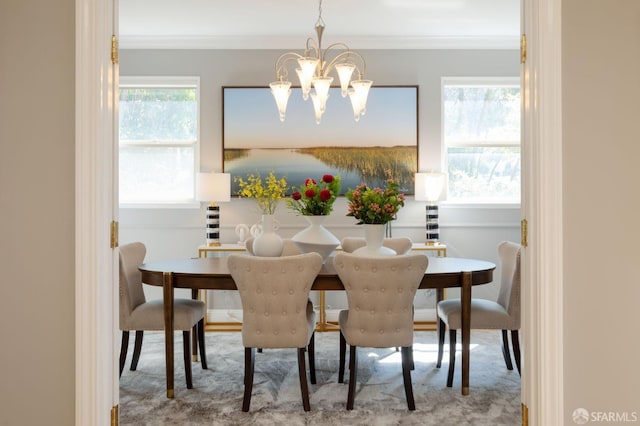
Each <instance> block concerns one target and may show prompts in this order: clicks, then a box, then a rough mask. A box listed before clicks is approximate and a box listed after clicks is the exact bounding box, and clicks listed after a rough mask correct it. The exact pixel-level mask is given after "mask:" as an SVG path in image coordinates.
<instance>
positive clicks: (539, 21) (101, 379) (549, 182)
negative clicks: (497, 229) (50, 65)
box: [75, 0, 564, 426]
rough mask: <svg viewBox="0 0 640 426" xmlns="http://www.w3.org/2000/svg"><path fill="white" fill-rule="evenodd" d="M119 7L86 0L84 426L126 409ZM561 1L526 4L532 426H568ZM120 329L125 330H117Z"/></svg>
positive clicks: (79, 36) (526, 284) (80, 30)
mask: <svg viewBox="0 0 640 426" xmlns="http://www.w3.org/2000/svg"><path fill="white" fill-rule="evenodd" d="M115 4H117V2H116V0H76V228H75V229H76V245H75V246H76V256H75V257H76V316H75V324H76V399H75V402H76V404H75V406H76V425H78V426H84V425H89V424H90V425H96V426H102V425H105V426H108V425H110V421H111V420H110V413H111V410H112V408H113V407H114V406H115V405H117V403H118V401H117V395H118V380H117V371H118V370H117V356H116V350H117V349H116V348H117V344H116V339H115V336H116V332H117V325H116V324H117V318H116V317H115V315H114V312H116V309H117V303H118V302H117V297H116V296H117V293H115V292H114V288H115V286H114V283H115V282H116V281H117V279H118V276H117V261H116V260H117V256H116V253H115V251H114V250H112V249H111V248H110V245H109V243H110V233H109V225H110V223H111V221H112V220H115V217H116V216H114V212H117V207H118V206H117V203H116V202H115V201H114V198H113V193H114V170H113V167H114V152H113V144H114V138H115V135H114V128H115V127H114V124H115V123H114V121H115V120H114V105H113V102H112V101H113V95H114V91H115V89H116V87H117V80H116V79H117V76H115V75H114V67H113V66H112V64H111V59H110V46H111V35H112V32H113V29H114V27H115V26H114V23H115V21H116V20H117V19H116V18H117V16H116V15H117V14H116V13H114V9H115V6H114V5H115ZM561 4H562V3H561V2H558V1H557V0H523V14H524V23H523V25H524V28H525V31H526V33H527V40H528V61H527V63H526V64H525V65H524V66H523V70H522V75H523V94H524V96H523V98H524V102H523V106H524V109H525V114H524V116H525V120H524V123H523V130H524V132H523V159H524V161H523V182H524V188H525V189H524V190H523V197H522V198H523V205H522V212H523V213H522V214H523V217H524V218H526V219H527V220H528V222H529V246H528V247H527V248H526V249H525V251H524V262H523V288H524V290H523V348H524V351H523V353H524V354H525V356H524V357H523V388H522V398H523V403H524V404H526V405H527V406H528V409H529V424H530V425H551V424H553V425H561V424H563V412H564V404H563V359H562V353H563V347H562V344H563V341H562V329H563V316H562V270H563V269H562V114H561V106H562V105H561V102H562V97H561V89H562V80H561V76H562V74H561V22H560V19H561V15H560V12H561ZM114 327H115V330H114Z"/></svg>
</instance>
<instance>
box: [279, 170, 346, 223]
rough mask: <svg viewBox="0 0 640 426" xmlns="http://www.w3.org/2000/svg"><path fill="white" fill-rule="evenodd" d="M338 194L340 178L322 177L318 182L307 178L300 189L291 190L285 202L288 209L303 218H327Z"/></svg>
mask: <svg viewBox="0 0 640 426" xmlns="http://www.w3.org/2000/svg"><path fill="white" fill-rule="evenodd" d="M339 193H340V176H333V175H328V174H327V175H324V176H322V179H321V180H320V182H316V181H315V180H313V179H311V178H309V179H307V180H305V181H304V185H303V186H301V187H300V188H298V189H296V188H293V193H292V194H291V198H287V200H286V202H287V205H288V206H289V208H291V209H292V210H294V211H295V212H297V213H299V214H301V215H303V216H327V215H329V214H330V213H331V210H333V202H334V201H335V200H336V197H337V196H338V194H339Z"/></svg>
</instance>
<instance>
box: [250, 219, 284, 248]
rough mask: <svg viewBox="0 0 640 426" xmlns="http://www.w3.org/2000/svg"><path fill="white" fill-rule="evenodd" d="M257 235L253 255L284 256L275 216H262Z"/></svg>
mask: <svg viewBox="0 0 640 426" xmlns="http://www.w3.org/2000/svg"><path fill="white" fill-rule="evenodd" d="M256 234H257V235H256V237H255V240H254V241H253V253H254V254H255V255H256V256H261V257H278V256H280V255H281V254H282V248H283V243H282V238H281V237H280V235H278V234H276V232H275V227H274V217H273V215H271V214H263V215H262V220H261V221H260V224H259V226H258V231H257V233H256Z"/></svg>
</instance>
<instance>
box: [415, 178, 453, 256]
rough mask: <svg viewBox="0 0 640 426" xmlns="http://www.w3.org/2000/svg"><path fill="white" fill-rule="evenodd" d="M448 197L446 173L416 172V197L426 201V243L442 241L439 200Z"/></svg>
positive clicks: (418, 199) (435, 243)
mask: <svg viewBox="0 0 640 426" xmlns="http://www.w3.org/2000/svg"><path fill="white" fill-rule="evenodd" d="M446 198H447V175H446V174H445V173H438V172H429V173H416V174H415V199H416V201H426V202H427V205H426V208H425V210H426V215H425V220H426V225H425V228H426V235H425V244H427V245H438V244H439V243H440V224H439V212H438V202H439V201H444V200H446Z"/></svg>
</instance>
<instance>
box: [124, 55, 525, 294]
mask: <svg viewBox="0 0 640 426" xmlns="http://www.w3.org/2000/svg"><path fill="white" fill-rule="evenodd" d="M281 53H282V52H281V51H269V50H266V51H261V50H124V51H122V52H121V54H120V73H121V75H196V76H200V83H201V141H202V144H201V151H200V164H201V167H200V168H201V171H210V170H212V169H213V170H217V171H220V170H221V169H222V130H221V125H222V89H221V88H222V86H243V85H245V86H250V85H254V86H255V85H267V84H268V83H269V82H270V81H272V80H273V79H274V78H275V77H274V75H273V64H274V61H275V59H276V58H277V57H278V55H279V54H281ZM361 53H363V54H364V56H365V58H366V60H367V78H370V79H372V80H374V84H380V85H394V84H397V85H418V86H419V99H418V103H419V123H418V124H419V126H418V129H419V150H418V153H419V167H420V170H421V171H422V170H429V169H434V170H440V169H441V167H442V166H441V159H442V157H441V154H442V153H441V151H442V150H441V132H440V127H441V121H440V120H441V114H440V109H441V97H440V86H441V77H444V76H447V77H449V76H518V75H519V53H518V52H517V51H513V50H511V51H509V50H481V51H473V50H391V51H376V50H374V51H362V52H361ZM274 110H275V105H274ZM346 205H347V204H346V200H345V199H344V198H341V199H338V200H337V201H336V204H335V207H334V212H333V214H332V215H331V217H330V218H329V219H328V220H327V222H326V225H327V228H328V229H329V230H331V231H332V232H333V233H334V234H336V236H338V238H342V237H345V236H351V235H362V230H361V229H360V228H358V227H357V226H355V225H354V223H355V221H354V220H353V218H351V217H346V216H345V214H346V211H347V210H346ZM220 210H221V216H222V218H221V226H222V229H221V239H222V241H223V242H235V241H236V238H235V234H234V232H233V230H234V228H235V226H236V225H237V224H238V223H247V224H253V223H255V222H257V221H258V219H259V218H260V215H259V212H258V211H257V210H256V209H255V204H254V202H253V201H251V200H246V199H232V201H231V202H229V203H223V204H221V208H220ZM440 216H441V218H440V223H441V228H442V229H441V235H440V237H441V240H442V241H443V242H444V243H446V244H447V245H448V246H449V251H448V254H449V256H460V257H476V258H482V259H487V260H492V261H494V262H497V253H496V250H497V244H498V243H499V242H500V241H502V240H512V241H516V242H519V241H520V225H519V224H520V209H519V206H516V207H511V208H507V207H504V206H498V207H491V208H488V207H479V208H478V207H476V208H474V207H468V206H467V207H465V206H453V205H446V204H444V205H443V206H442V208H441V212H440ZM276 218H277V219H278V220H279V221H280V222H281V223H282V225H281V228H280V230H279V233H280V234H281V235H282V236H283V237H290V236H293V235H294V234H295V233H296V232H297V231H299V230H300V229H302V228H303V227H304V226H305V221H304V219H303V218H300V217H296V216H294V215H293V214H292V213H291V212H289V211H287V209H286V208H285V207H284V205H281V206H280V207H279V208H278V211H277V213H276ZM203 224H204V209H203V208H201V209H200V210H197V209H129V208H126V209H120V240H121V242H122V243H124V242H128V241H134V240H139V241H143V242H145V243H146V244H147V246H148V255H147V259H148V260H155V259H167V258H172V257H185V256H195V255H197V246H198V245H200V244H202V243H203V231H202V229H203ZM393 235H394V236H408V237H410V238H412V239H413V240H414V241H423V240H424V203H421V202H418V203H416V202H414V201H413V199H412V197H409V200H408V202H407V205H406V206H405V207H404V208H403V209H402V210H401V211H400V213H399V215H398V220H397V221H395V222H394V223H393ZM497 274H499V270H498V271H497ZM154 290H156V291H148V292H147V294H148V296H149V297H160V294H161V293H160V291H159V289H154ZM450 294H451V295H455V294H456V292H455V291H452V292H450ZM474 295H475V296H479V297H486V298H495V297H496V295H497V288H496V285H495V284H490V285H486V286H482V287H478V288H477V289H474ZM331 297H332V296H329V297H328V300H329V302H331Z"/></svg>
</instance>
